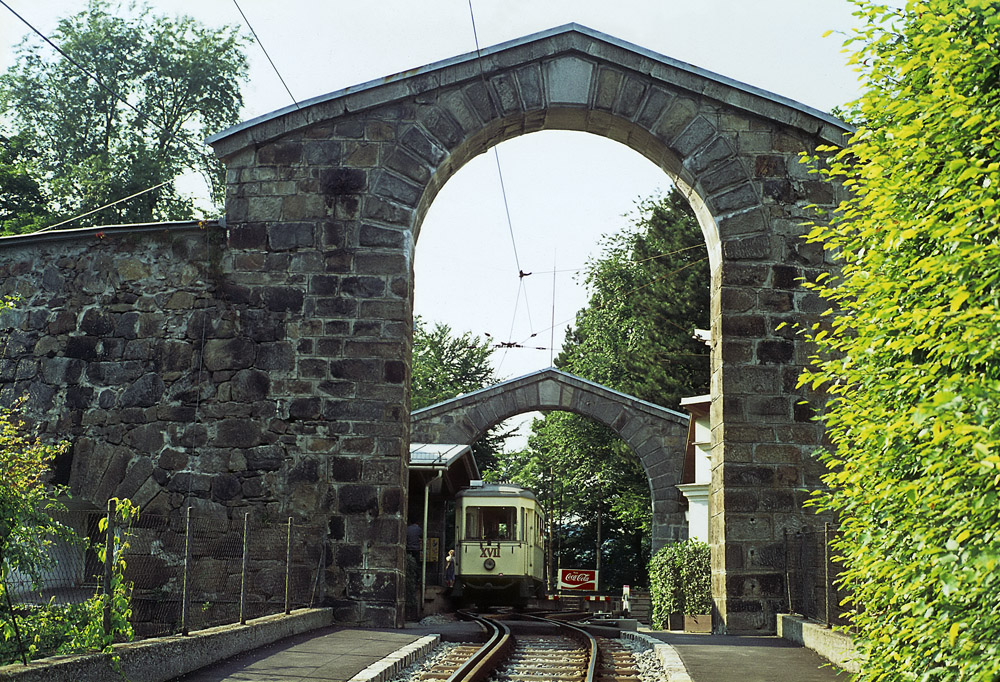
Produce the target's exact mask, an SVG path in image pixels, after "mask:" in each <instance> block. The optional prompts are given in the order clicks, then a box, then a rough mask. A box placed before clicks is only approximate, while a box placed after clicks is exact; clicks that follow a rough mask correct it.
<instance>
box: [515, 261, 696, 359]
mask: <svg viewBox="0 0 1000 682" xmlns="http://www.w3.org/2000/svg"><path fill="white" fill-rule="evenodd" d="M706 260H708V257H707V256H706V257H705V258H699V259H698V260H696V261H691V262H690V263H688V264H686V265H684V266H683V267H680V268H677V269H676V270H674V271H672V272H668V273H666V274H663V275H660V276H659V277H654V278H653V279H651V280H650V281H648V282H646V283H645V284H643V285H641V286H637V287H633V288H631V289H627V290H624V289H623V290H620V291H617V292H612V294H611V296H610V297H614V298H616V299H618V298H621V297H624V296H628V295H630V294H634V293H635V292H637V291H642V290H643V289H646V288H648V287H651V286H653V285H654V284H656V283H657V282H659V281H660V280H662V279H665V278H667V277H671V276H673V275H676V274H677V273H679V272H683V271H684V270H687V269H688V268H690V267H693V266H695V265H697V264H698V263H702V262H704V261H706ZM597 307H598V308H600V306H597ZM575 319H576V315H574V316H573V317H570V318H568V319H565V320H562V321H561V322H559V323H557V324H555V325H553V326H554V327H558V326H561V325H564V324H566V323H568V322H572V321H573V320H575ZM667 322H668V323H669V324H672V325H673V326H675V327H677V328H678V329H680V330H682V331H685V332H686V331H688V330H687V329H684V328H683V327H681V326H680V325H678V324H676V323H674V322H671V321H669V320H667ZM541 331H549V330H548V329H542V330H541ZM534 336H537V333H535V334H532V335H531V336H528V337H526V338H525V339H524V340H523V341H521V342H520V343H524V342H525V341H527V340H528V339H531V338H532V337H534ZM518 345H519V344H518ZM512 347H515V348H516V347H517V345H515V346H512Z"/></svg>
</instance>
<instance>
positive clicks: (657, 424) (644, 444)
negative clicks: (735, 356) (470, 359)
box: [410, 368, 688, 551]
mask: <svg viewBox="0 0 1000 682" xmlns="http://www.w3.org/2000/svg"><path fill="white" fill-rule="evenodd" d="M552 410H562V411H565V412H573V413H575V414H579V415H581V416H584V417H589V418H591V419H593V420H594V421H597V422H600V423H601V424H604V425H605V426H607V427H608V428H610V429H611V430H612V431H614V432H615V433H617V434H618V436H619V437H620V438H621V439H622V440H623V441H625V443H626V444H627V445H628V446H629V448H630V449H631V450H632V452H633V453H635V455H636V457H637V458H638V459H639V461H640V462H641V463H642V468H643V470H644V471H645V472H646V476H647V478H648V479H649V491H650V496H651V499H652V506H653V533H652V542H653V551H656V550H657V549H658V548H660V547H662V546H663V545H664V544H666V543H668V542H676V541H679V540H684V539H686V538H687V524H686V523H685V517H684V510H683V508H682V504H681V495H680V491H679V490H678V489H677V487H676V486H677V485H678V484H679V483H681V482H682V475H683V469H684V452H685V448H686V446H687V432H688V417H687V415H684V414H681V413H679V412H674V411H673V410H669V409H667V408H665V407H660V406H659V405H654V404H653V403H649V402H646V401H644V400H639V399H638V398H635V397H634V396H630V395H626V394H624V393H619V392H618V391H614V390H612V389H610V388H608V387H606V386H601V385H600V384H597V383H594V382H592V381H587V380H586V379H582V378H580V377H578V376H574V375H572V374H567V373H566V372H560V371H559V370H557V369H552V368H549V369H544V370H540V371H538V372H533V373H531V374H527V375H525V376H523V377H518V378H516V379H511V380H509V381H504V382H502V383H499V384H496V385H494V386H489V387H487V388H484V389H482V390H479V391H474V392H473V393H467V394H465V395H461V396H458V397H457V398H453V399H451V400H446V401H444V402H440V403H438V404H436V405H431V406H430V407H425V408H423V409H421V410H415V411H414V412H413V413H411V415H410V438H411V439H412V440H413V441H414V442H418V443H419V442H428V443H463V444H466V445H472V444H473V443H475V442H476V441H477V440H479V439H480V438H481V437H483V436H484V435H485V434H486V432H487V431H488V430H489V429H490V428H492V427H493V426H496V425H497V424H499V423H500V422H502V421H504V420H506V419H509V418H510V417H513V416H516V415H518V414H524V413H526V412H549V411H552Z"/></svg>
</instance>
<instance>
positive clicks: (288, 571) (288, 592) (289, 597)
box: [285, 516, 292, 616]
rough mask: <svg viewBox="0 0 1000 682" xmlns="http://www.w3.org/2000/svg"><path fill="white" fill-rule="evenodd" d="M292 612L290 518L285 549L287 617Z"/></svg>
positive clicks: (290, 518)
mask: <svg viewBox="0 0 1000 682" xmlns="http://www.w3.org/2000/svg"><path fill="white" fill-rule="evenodd" d="M291 612H292V517H291V516H289V517H288V543H287V545H286V547H285V615H286V616H287V615H288V614H289V613H291Z"/></svg>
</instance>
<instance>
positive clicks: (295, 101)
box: [233, 0, 301, 109]
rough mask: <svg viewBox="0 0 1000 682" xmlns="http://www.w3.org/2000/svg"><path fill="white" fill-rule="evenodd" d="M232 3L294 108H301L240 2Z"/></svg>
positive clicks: (234, 1)
mask: <svg viewBox="0 0 1000 682" xmlns="http://www.w3.org/2000/svg"><path fill="white" fill-rule="evenodd" d="M233 4H234V5H236V9H238V10H239V12H240V16H241V17H243V22H244V23H245V24H246V25H247V28H249V29H250V33H251V34H252V35H253V39H254V40H255V41H257V44H258V45H260V49H261V50H262V51H263V52H264V56H265V57H267V61H268V62H270V64H271V68H272V69H274V73H275V74H277V76H278V80H280V81H281V84H282V85H283V86H284V87H285V92H287V93H288V96H289V97H291V98H292V103H293V104H294V105H295V108H296V109H301V107H300V106H299V101H298V100H297V99H295V95H293V94H292V91H291V90H289V89H288V84H287V83H285V79H284V78H282V77H281V72H280V71H278V67H277V66H275V65H274V60H273V59H271V55H270V54H268V52H267V48H266V47H264V43H262V42H260V38H259V37H257V31H255V30H254V28H253V25H252V24H251V23H250V20H249V19H247V15H246V14H244V13H243V8H242V7H240V3H239V2H237V1H236V0H233Z"/></svg>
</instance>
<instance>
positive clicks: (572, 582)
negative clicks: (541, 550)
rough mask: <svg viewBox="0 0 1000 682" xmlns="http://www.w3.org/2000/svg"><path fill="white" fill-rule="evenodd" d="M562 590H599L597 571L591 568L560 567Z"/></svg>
mask: <svg viewBox="0 0 1000 682" xmlns="http://www.w3.org/2000/svg"><path fill="white" fill-rule="evenodd" d="M559 589H560V590H580V591H591V592H593V591H596V590H597V571H596V570H595V569H589V568H560V569H559Z"/></svg>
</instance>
